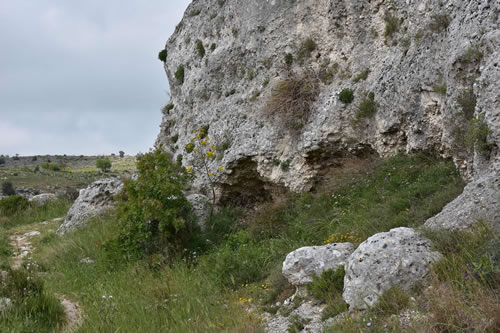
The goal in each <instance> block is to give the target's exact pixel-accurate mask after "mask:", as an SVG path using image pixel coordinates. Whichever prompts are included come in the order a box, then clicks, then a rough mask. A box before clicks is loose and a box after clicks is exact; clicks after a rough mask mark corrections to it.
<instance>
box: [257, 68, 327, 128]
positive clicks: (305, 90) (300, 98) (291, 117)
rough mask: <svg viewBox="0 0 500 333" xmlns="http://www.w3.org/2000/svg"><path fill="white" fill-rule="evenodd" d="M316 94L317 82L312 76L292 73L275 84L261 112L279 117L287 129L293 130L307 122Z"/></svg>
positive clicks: (317, 92)
mask: <svg viewBox="0 0 500 333" xmlns="http://www.w3.org/2000/svg"><path fill="white" fill-rule="evenodd" d="M318 94H319V80H318V79H317V77H316V76H315V75H314V74H312V73H309V72H305V73H303V74H295V73H292V74H291V75H290V76H289V77H288V78H287V79H285V80H281V81H278V82H277V83H276V85H275V86H274V88H273V91H272V94H271V97H270V98H269V100H268V101H267V103H266V105H265V106H264V109H263V111H264V113H265V114H266V115H270V116H276V117H279V120H280V121H281V122H283V124H284V125H285V127H286V128H287V129H291V130H293V129H296V128H297V125H300V124H303V123H304V122H305V121H306V120H307V118H308V117H309V113H310V111H311V107H312V104H313V103H314V101H315V100H316V98H317V96H318Z"/></svg>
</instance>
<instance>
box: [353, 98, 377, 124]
mask: <svg viewBox="0 0 500 333" xmlns="http://www.w3.org/2000/svg"><path fill="white" fill-rule="evenodd" d="M375 113H377V102H375V94H374V93H373V92H370V93H368V94H366V95H365V96H363V99H362V100H361V103H359V106H358V110H357V111H356V115H355V120H354V121H355V122H359V121H361V119H363V118H368V117H372V116H373V115H374V114H375Z"/></svg>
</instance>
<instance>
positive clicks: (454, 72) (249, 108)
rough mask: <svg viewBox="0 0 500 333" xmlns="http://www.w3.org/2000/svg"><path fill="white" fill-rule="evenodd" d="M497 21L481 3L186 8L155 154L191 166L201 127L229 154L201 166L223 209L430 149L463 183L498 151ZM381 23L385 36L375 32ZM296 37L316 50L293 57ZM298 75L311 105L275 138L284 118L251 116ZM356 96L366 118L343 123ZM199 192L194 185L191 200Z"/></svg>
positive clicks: (352, 116)
mask: <svg viewBox="0 0 500 333" xmlns="http://www.w3.org/2000/svg"><path fill="white" fill-rule="evenodd" d="M499 12H500V2H498V1H495V0H470V1H462V0H446V1H441V0H419V1H416V0H392V1H384V0H375V1H366V0H353V1H344V0H315V1H312V0H294V1H290V0H272V1H264V0H258V1H245V0H225V1H213V0H196V1H193V2H192V3H191V4H190V5H189V7H188V8H187V10H186V13H185V16H184V18H183V19H182V21H181V22H180V23H179V25H178V26H177V28H176V31H175V33H174V34H173V35H172V36H171V37H170V39H169V40H168V42H167V43H166V47H165V48H166V50H167V51H168V56H167V59H166V62H165V71H166V74H167V76H168V79H169V82H170V87H171V94H172V97H171V101H170V103H171V105H173V108H165V109H164V114H163V120H162V124H161V132H160V133H159V135H158V138H157V145H162V146H163V148H164V149H165V150H167V151H170V152H171V153H172V154H173V155H174V156H176V157H177V156H179V155H183V159H182V163H183V164H184V165H185V166H190V165H193V164H195V161H193V160H192V156H191V155H190V154H188V153H186V151H184V149H183V148H184V147H185V145H186V144H187V143H189V142H190V138H191V137H192V135H193V134H192V133H193V131H195V130H198V129H200V128H201V127H203V126H206V125H209V126H210V129H209V136H210V137H211V138H212V139H213V140H214V141H217V142H220V143H227V145H226V147H227V146H229V148H228V149H227V150H225V151H224V155H223V158H222V159H221V160H217V159H214V160H213V161H210V165H209V167H210V168H211V169H213V170H215V169H216V168H218V167H219V166H222V167H224V169H225V172H224V174H223V175H222V176H220V177H219V178H218V179H217V180H216V183H217V184H216V185H217V187H218V196H219V198H221V199H222V200H225V199H226V198H231V199H233V200H235V201H237V202H238V201H247V200H248V199H252V200H256V199H259V198H265V197H266V196H269V195H271V196H272V190H273V185H277V186H281V187H284V188H288V189H291V190H293V191H304V190H309V189H311V187H312V186H313V184H314V181H315V179H316V177H317V175H318V173H320V172H321V170H323V169H324V168H327V167H328V166H329V165H331V164H342V161H343V160H344V159H347V158H350V157H353V156H362V155H363V154H367V153H377V154H379V155H382V156H387V155H392V154H395V153H397V152H400V151H403V152H412V151H422V150H423V151H434V152H438V153H440V154H441V155H442V156H444V157H452V158H453V159H454V161H455V162H456V164H457V166H458V167H459V168H460V170H461V172H462V174H463V175H464V177H465V178H466V179H468V180H470V179H475V177H476V174H480V173H481V172H482V171H483V170H486V169H488V168H489V167H490V166H491V165H492V163H493V161H494V160H495V157H496V156H497V154H498V144H499V143H500V97H499V94H498V91H499V90H500V89H499V88H500V61H499V59H500V48H498V45H500V29H499V26H500V25H499V23H500V15H499ZM437 15H441V16H437ZM391 17H392V18H393V21H394V22H395V23H396V29H395V31H394V32H393V33H392V34H387V33H386V21H389V18H391ZM439 18H445V19H449V25H446V24H444V25H443V24H442V25H436V24H435V23H436V22H443V21H446V20H441V21H439ZM307 38H312V39H313V40H314V41H315V44H316V48H315V49H314V50H312V52H311V55H310V56H307V55H306V56H305V57H303V58H302V59H300V53H301V52H300V48H301V44H302V43H303V41H305V40H306V39H307ZM198 41H199V42H201V44H202V45H203V48H204V50H205V52H204V53H205V54H204V55H203V56H201V55H202V54H201V53H200V52H198V49H197V47H196V45H197V44H198V45H199V42H198ZM286 53H289V54H291V55H292V57H293V59H294V61H293V63H292V65H291V66H290V67H287V66H286V65H285V63H284V55H285V54H286ZM181 68H183V75H181V72H180V69H181ZM176 72H177V77H176ZM304 73H306V74H307V73H309V74H308V75H311V76H313V77H317V78H319V79H321V82H320V83H319V95H318V97H317V99H316V101H315V102H314V103H313V105H312V108H311V111H310V114H309V115H308V116H307V117H305V118H303V119H297V121H296V123H294V126H292V127H293V128H289V126H288V125H289V124H290V122H289V121H285V120H286V117H290V115H271V113H272V112H269V110H267V109H266V107H265V106H266V104H267V103H268V101H269V99H270V96H271V95H272V94H273V91H275V90H276V88H277V86H278V83H279V82H280V81H283V80H285V79H287V78H288V77H292V76H294V75H302V74H304ZM362 73H365V74H366V78H365V76H363V75H360V74H362ZM181 77H182V80H181ZM439 86H440V87H441V89H438V88H437V87H439ZM442 87H445V89H444V90H445V91H443V88H442ZM345 88H351V89H353V90H354V101H353V103H351V104H344V103H342V102H340V101H339V99H338V94H339V92H340V91H341V90H342V89H345ZM469 89H472V91H473V92H474V94H475V95H476V97H477V105H476V106H475V108H474V107H473V110H472V111H470V110H469V111H468V112H465V111H464V110H463V108H462V106H461V105H460V103H459V102H458V100H459V99H460V98H459V97H460V96H462V95H463V93H464V91H468V90H469ZM368 92H373V93H374V101H375V102H376V105H377V112H376V113H375V114H374V115H371V116H367V117H362V118H361V119H357V118H356V117H357V116H356V114H357V112H358V107H359V105H360V103H361V101H362V100H363V96H364V95H365V94H367V93H368ZM478 115H483V116H484V120H485V122H486V124H487V125H488V126H489V128H490V134H489V136H488V142H489V144H490V151H489V153H487V154H486V155H487V156H479V154H474V153H473V152H472V150H471V149H470V148H466V147H464V145H463V142H461V141H463V137H464V136H465V132H464V131H465V129H464V127H465V125H464V124H467V123H468V121H469V120H470V119H471V118H472V117H473V116H478ZM292 116H293V115H292ZM356 120H358V121H356ZM174 138H175V139H174ZM219 156H222V154H219ZM283 166H286V167H283ZM245 175H252V179H253V180H254V181H253V182H248V177H246V176H245ZM207 184H208V179H206V178H204V177H203V176H200V177H199V178H197V179H196V181H195V186H194V190H195V191H196V190H197V191H199V192H202V190H203V188H207ZM248 193H259V196H257V195H253V196H251V197H249V196H248ZM241 197H243V199H240V200H239V199H238V198H241Z"/></svg>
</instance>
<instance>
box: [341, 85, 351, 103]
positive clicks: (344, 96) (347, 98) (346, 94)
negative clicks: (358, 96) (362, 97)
mask: <svg viewBox="0 0 500 333" xmlns="http://www.w3.org/2000/svg"><path fill="white" fill-rule="evenodd" d="M339 100H340V101H341V102H342V103H344V104H350V103H352V101H353V100H354V91H353V90H352V89H349V88H346V89H343V90H342V91H341V92H340V93H339Z"/></svg>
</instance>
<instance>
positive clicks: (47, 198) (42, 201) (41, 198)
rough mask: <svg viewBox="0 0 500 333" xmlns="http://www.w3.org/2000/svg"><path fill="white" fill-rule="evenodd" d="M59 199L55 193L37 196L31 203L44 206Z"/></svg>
mask: <svg viewBox="0 0 500 333" xmlns="http://www.w3.org/2000/svg"><path fill="white" fill-rule="evenodd" d="M55 199H57V196H56V195H55V194H53V193H42V194H38V195H35V196H34V197H32V198H31V199H29V201H31V202H33V203H34V204H36V205H39V206H42V205H45V204H46V203H47V202H49V201H52V200H55Z"/></svg>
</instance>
